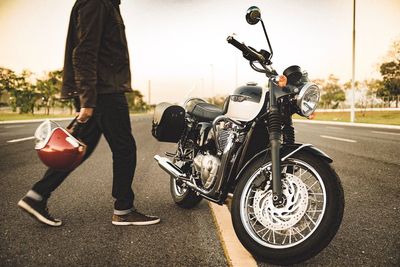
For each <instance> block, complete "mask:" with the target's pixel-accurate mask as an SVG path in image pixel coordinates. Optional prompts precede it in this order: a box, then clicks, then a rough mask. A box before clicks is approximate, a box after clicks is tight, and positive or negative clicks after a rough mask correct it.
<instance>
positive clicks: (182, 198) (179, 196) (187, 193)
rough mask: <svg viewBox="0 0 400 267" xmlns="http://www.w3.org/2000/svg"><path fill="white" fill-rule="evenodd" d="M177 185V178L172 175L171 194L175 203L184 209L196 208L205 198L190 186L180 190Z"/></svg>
mask: <svg viewBox="0 0 400 267" xmlns="http://www.w3.org/2000/svg"><path fill="white" fill-rule="evenodd" d="M177 187H178V185H177V184H176V180H175V179H174V178H173V177H171V179H170V191H171V196H172V199H173V200H174V202H175V204H176V205H178V206H179V207H181V208H184V209H191V208H194V207H196V206H197V205H198V204H199V203H200V202H201V200H202V199H203V198H202V197H201V196H198V195H197V194H196V192H194V191H193V190H191V189H190V188H185V189H184V191H181V192H178V190H177Z"/></svg>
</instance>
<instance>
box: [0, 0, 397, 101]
mask: <svg viewBox="0 0 400 267" xmlns="http://www.w3.org/2000/svg"><path fill="white" fill-rule="evenodd" d="M74 2H75V1H74V0H0V66H3V67H7V68H11V69H13V70H16V71H18V72H19V71H21V70H22V69H25V68H27V69H30V70H32V71H34V72H36V73H38V74H39V75H40V74H41V73H43V71H46V70H54V69H60V68H61V67H62V65H63V60H64V48H65V39H66V34H67V27H68V20H69V15H70V11H71V8H72V6H73V4H74ZM352 3H353V1H352V0H285V1H282V0H263V1H247V0H122V4H121V12H122V15H123V18H124V21H125V26H126V34H127V37H128V45H129V48H130V55H131V67H132V73H133V85H134V87H135V88H137V89H139V90H141V91H142V93H143V94H144V95H145V96H146V100H147V97H148V95H147V85H148V80H151V88H152V90H151V102H152V103H156V102H160V101H172V102H181V101H182V100H183V98H184V97H185V96H186V95H187V94H188V93H189V92H190V95H191V96H200V97H206V96H210V95H213V94H227V93H228V92H229V91H231V90H232V89H233V88H234V87H235V85H236V71H235V70H236V67H235V66H236V63H237V66H238V68H237V69H238V72H237V73H238V75H237V79H238V84H239V85H240V84H243V83H245V82H247V81H257V82H259V83H264V82H265V78H264V77H263V76H262V75H261V74H258V73H255V72H253V71H252V70H251V69H250V67H249V66H248V64H247V62H246V61H245V60H244V59H243V58H242V57H241V55H240V53H239V52H238V51H237V50H236V49H235V48H233V47H232V46H230V45H228V43H226V40H225V39H226V37H227V36H228V35H229V34H231V33H233V32H234V33H236V34H238V38H239V39H240V40H241V41H244V42H245V43H246V44H248V45H252V46H253V47H255V48H257V49H259V48H265V47H266V42H265V39H264V36H263V33H262V29H261V25H255V26H251V25H248V24H247V23H246V21H245V19H244V15H245V12H246V9H247V8H248V7H249V6H251V5H257V6H258V7H260V9H261V11H262V17H263V19H264V22H265V23H266V25H267V30H268V33H269V37H270V40H271V43H272V46H273V49H274V58H273V60H272V61H273V62H274V66H275V68H276V69H277V70H278V72H280V73H281V72H282V71H283V70H284V68H285V67H287V66H289V65H291V64H297V65H300V66H301V67H302V68H303V69H306V70H307V71H308V72H309V75H310V77H311V78H326V77H327V76H328V75H329V74H331V73H332V74H335V75H336V76H338V77H340V78H341V80H343V81H345V80H349V79H350V78H351V45H352V43H351V42H352V39H351V38H352ZM399 14H400V0H358V1H357V22H356V23H357V29H356V31H357V43H356V44H357V46H356V49H357V53H356V79H357V80H363V79H368V78H370V77H379V74H378V72H377V64H378V63H379V62H380V61H381V60H382V57H383V56H384V55H385V54H386V51H387V50H388V49H389V47H390V45H391V43H392V42H393V41H394V40H395V39H400V15H399ZM213 81H214V82H213ZM213 84H214V86H213ZM212 88H214V90H212Z"/></svg>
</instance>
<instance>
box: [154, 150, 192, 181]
mask: <svg viewBox="0 0 400 267" xmlns="http://www.w3.org/2000/svg"><path fill="white" fill-rule="evenodd" d="M154 159H155V160H156V161H157V163H158V165H159V166H160V167H161V169H163V170H164V171H165V172H167V173H168V174H169V175H171V176H173V177H175V178H179V179H185V180H188V177H187V176H186V175H185V174H184V173H183V172H182V170H181V169H180V168H179V167H178V166H176V165H175V164H174V163H172V162H171V161H170V160H169V159H167V158H164V157H161V156H159V155H155V156H154Z"/></svg>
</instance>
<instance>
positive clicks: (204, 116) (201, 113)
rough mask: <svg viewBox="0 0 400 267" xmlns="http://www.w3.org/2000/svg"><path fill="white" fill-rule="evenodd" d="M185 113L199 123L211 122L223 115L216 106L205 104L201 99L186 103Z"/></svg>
mask: <svg viewBox="0 0 400 267" xmlns="http://www.w3.org/2000/svg"><path fill="white" fill-rule="evenodd" d="M185 108H186V112H187V113H188V114H190V115H192V116H194V117H196V118H198V119H199V120H201V121H212V120H214V119H215V118H216V117H218V116H220V115H222V114H223V111H222V109H220V108H219V107H218V106H216V105H213V104H210V103H207V102H205V101H204V100H202V99H199V98H194V99H190V100H188V101H187V102H186V106H185Z"/></svg>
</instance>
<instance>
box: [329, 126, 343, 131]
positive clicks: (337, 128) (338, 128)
mask: <svg viewBox="0 0 400 267" xmlns="http://www.w3.org/2000/svg"><path fill="white" fill-rule="evenodd" d="M325 128H327V129H334V130H343V128H340V127H333V126H326V127H325Z"/></svg>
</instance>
